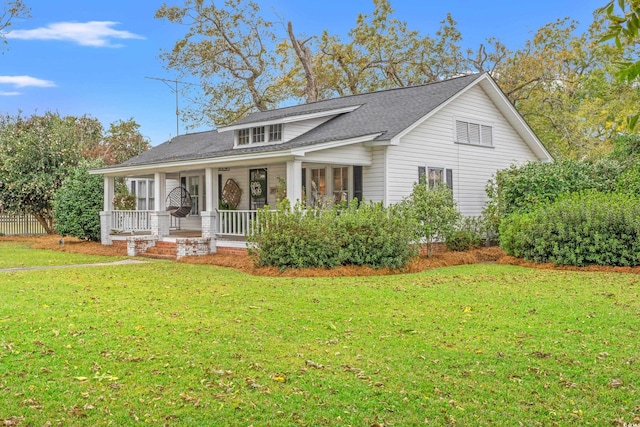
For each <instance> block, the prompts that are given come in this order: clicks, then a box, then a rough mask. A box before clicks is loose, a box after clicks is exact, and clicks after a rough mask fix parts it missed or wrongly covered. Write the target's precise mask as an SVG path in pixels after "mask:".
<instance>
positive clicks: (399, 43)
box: [290, 0, 468, 98]
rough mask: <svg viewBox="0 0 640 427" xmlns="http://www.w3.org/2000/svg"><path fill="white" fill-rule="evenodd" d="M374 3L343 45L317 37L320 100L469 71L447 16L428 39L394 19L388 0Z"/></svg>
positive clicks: (329, 37) (330, 38) (328, 37)
mask: <svg viewBox="0 0 640 427" xmlns="http://www.w3.org/2000/svg"><path fill="white" fill-rule="evenodd" d="M373 3H374V6H375V9H374V11H373V13H372V14H360V15H358V18H357V20H356V26H355V27H354V28H353V29H352V30H351V31H350V32H349V35H348V37H349V38H348V40H347V41H342V40H341V39H340V38H339V37H338V36H335V35H330V34H329V32H328V31H326V30H325V31H324V32H323V33H322V35H321V36H320V37H319V38H318V40H317V43H318V44H319V48H318V50H317V51H316V53H315V60H314V73H315V75H316V77H317V79H318V87H319V90H318V92H319V94H320V95H319V96H320V98H330V97H333V96H335V95H340V96H344V95H353V94H358V93H363V92H371V91H375V90H380V89H389V88H394V87H404V86H410V85H416V84H423V83H428V82H433V81H437V80H440V79H442V78H446V77H450V76H453V75H457V74H460V73H462V72H464V71H466V70H467V69H468V67H467V60H466V59H465V58H464V57H463V55H462V52H461V49H460V47H459V46H458V42H459V41H460V39H461V36H460V32H459V31H458V30H457V28H456V22H455V21H454V20H453V17H452V16H451V15H447V17H446V19H445V20H444V21H442V23H441V24H442V26H441V28H440V29H439V30H438V31H437V32H436V38H432V37H429V36H422V35H420V33H419V32H418V31H415V30H411V29H409V27H408V24H407V23H406V22H404V21H400V20H398V19H396V18H395V17H393V9H392V7H391V4H390V2H389V0H373ZM290 38H291V37H290ZM292 41H293V40H292ZM294 47H295V45H294ZM305 71H306V68H305ZM294 92H295V91H294Z"/></svg>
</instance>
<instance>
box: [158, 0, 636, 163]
mask: <svg viewBox="0 0 640 427" xmlns="http://www.w3.org/2000/svg"><path fill="white" fill-rule="evenodd" d="M372 1H373V11H372V12H370V13H366V12H363V13H361V14H359V15H358V16H357V18H356V20H355V24H354V27H353V28H352V29H351V30H350V31H349V33H348V34H347V36H346V37H340V36H338V35H335V34H331V33H330V32H329V31H328V30H325V31H323V32H322V33H321V34H316V35H306V34H300V33H296V32H295V31H294V25H293V23H292V22H287V23H286V24H285V22H277V21H275V20H269V19H268V18H266V17H265V15H264V14H263V13H262V12H261V10H260V8H259V6H258V5H257V4H256V3H254V2H251V1H248V0H226V1H224V2H215V4H214V2H213V1H204V0H187V1H186V2H185V3H184V4H183V5H180V6H168V5H166V4H165V5H163V6H162V7H161V8H160V9H159V10H158V11H157V12H156V17H157V18H160V19H165V20H167V21H169V22H172V23H175V24H182V25H186V26H187V28H188V31H187V32H186V34H185V36H184V37H183V38H182V39H180V40H178V41H177V42H176V43H175V45H174V47H173V49H171V50H167V51H165V52H163V54H162V56H161V57H162V59H163V60H164V61H165V65H166V67H167V68H168V69H171V70H174V71H178V72H179V73H180V74H181V75H184V76H187V75H193V76H196V77H197V78H198V79H199V80H200V85H199V86H188V85H187V86H184V87H185V88H186V89H185V90H186V91H188V93H187V95H189V94H190V93H192V92H194V91H195V92H196V93H197V94H198V95H196V96H197V97H196V98H195V101H196V102H194V103H192V104H191V105H190V106H189V107H187V108H186V110H185V111H184V112H183V113H184V114H183V118H185V120H186V121H189V122H191V123H193V124H195V125H199V124H210V125H214V126H215V125H218V126H220V125H225V124H229V123H231V122H233V121H235V120H237V119H239V118H241V117H244V116H245V115H246V114H248V113H250V112H252V111H261V110H265V109H269V108H274V107H277V106H280V105H282V104H283V103H284V102H285V101H286V102H292V101H307V102H313V101H316V100H319V99H327V98H332V97H335V96H343V95H352V94H358V93H363V92H369V91H375V90H380V89H387V88H393V87H402V86H409V85H416V84H423V83H428V82H433V81H437V80H441V79H444V78H449V77H453V76H456V75H459V74H461V73H465V72H469V71H477V72H483V71H486V72H489V73H491V75H492V76H493V78H494V79H495V80H496V81H497V82H498V84H499V85H500V87H501V88H502V89H503V91H504V92H505V94H506V95H507V97H508V98H509V100H510V101H511V102H512V103H514V104H515V105H516V106H517V108H518V110H519V111H520V113H521V114H522V115H523V116H524V117H525V118H526V119H527V121H528V123H529V124H530V125H531V127H532V128H533V130H534V131H535V132H536V134H537V135H538V136H539V137H540V139H541V140H542V142H543V143H544V144H545V145H546V146H547V148H548V149H549V151H550V152H551V153H552V155H553V156H554V157H556V158H559V159H562V158H574V159H581V158H587V157H598V156H601V155H602V154H604V153H608V152H610V151H611V150H612V148H613V145H614V143H613V140H614V139H615V137H616V136H617V135H618V134H619V133H620V132H621V131H623V130H624V129H625V128H626V125H625V124H624V123H625V119H626V117H627V116H628V115H629V114H632V113H633V112H635V111H636V110H637V105H639V104H640V93H639V92H638V91H637V89H636V88H635V86H634V82H633V81H631V80H630V79H628V78H627V79H619V80H616V79H615V78H613V76H614V75H615V74H616V71H617V68H616V64H617V63H619V62H620V61H624V58H628V57H634V55H636V54H637V52H636V46H635V44H632V43H627V44H626V45H625V44H624V43H623V40H627V41H629V40H636V39H635V38H633V37H635V36H634V34H636V35H637V28H635V32H634V31H633V29H634V23H635V22H636V21H637V13H636V12H637V10H638V8H640V6H637V4H638V2H637V1H631V0H629V1H627V2H624V1H622V2H620V3H623V4H624V3H628V6H627V7H626V9H623V10H624V11H626V12H625V14H624V16H623V17H619V18H612V16H614V13H613V9H612V7H611V6H608V7H607V8H604V9H603V10H601V11H600V12H599V13H596V14H595V15H594V16H595V20H594V22H593V24H592V25H591V26H590V27H589V29H588V30H587V31H585V32H584V33H578V32H577V23H576V22H574V21H571V20H569V19H563V20H558V21H556V22H551V23H549V24H547V25H545V26H543V27H542V28H540V29H539V30H538V31H536V32H534V33H533V34H532V37H531V38H530V40H528V41H527V42H526V43H525V45H524V46H523V47H522V48H519V49H516V50H511V49H509V48H508V47H507V46H506V45H505V44H504V43H502V42H501V41H499V40H497V39H495V38H488V39H487V40H486V43H483V44H481V45H480V46H479V47H478V48H477V49H467V50H466V51H463V49H462V47H461V42H462V34H461V33H460V32H459V31H458V29H457V23H456V21H455V20H454V18H453V17H452V16H451V15H447V16H446V17H445V19H444V20H443V21H442V22H441V26H440V28H439V29H438V31H436V33H435V35H433V36H431V35H424V34H421V33H420V32H419V31H416V30H413V29H411V28H410V25H409V24H408V23H407V22H405V21H401V20H399V19H397V18H396V17H395V16H394V13H393V8H392V7H391V2H390V0H372ZM634 5H635V6H634ZM630 11H635V12H633V13H635V15H634V14H633V13H632V12H630ZM634 16H635V17H636V18H634ZM605 17H607V18H608V19H613V21H612V22H615V23H617V25H618V27H619V28H623V25H624V24H625V23H626V25H627V27H628V28H627V29H625V31H626V32H625V31H622V30H620V31H619V32H618V33H615V30H612V29H611V28H612V27H611V26H610V27H609V28H606V25H605V22H606V21H605ZM278 19H279V20H280V21H282V19H281V18H278ZM621 20H622V21H621ZM607 34H609V36H610V35H611V34H616V36H617V39H620V42H619V43H618V45H619V47H620V49H618V48H616V47H615V46H613V45H611V44H603V43H599V41H600V40H602V39H603V37H606V36H607ZM617 39H616V40H617ZM639 67H640V66H639ZM629 76H630V75H629Z"/></svg>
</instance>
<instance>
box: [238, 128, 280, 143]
mask: <svg viewBox="0 0 640 427" xmlns="http://www.w3.org/2000/svg"><path fill="white" fill-rule="evenodd" d="M236 137H237V142H236V145H237V146H240V145H249V144H260V143H270V142H281V141H282V123H278V124H275V125H265V126H254V127H252V128H243V129H238V130H237V134H236Z"/></svg>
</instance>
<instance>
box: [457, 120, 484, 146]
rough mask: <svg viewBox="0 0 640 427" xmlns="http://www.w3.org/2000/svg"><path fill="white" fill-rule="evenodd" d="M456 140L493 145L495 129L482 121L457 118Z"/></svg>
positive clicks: (465, 142) (463, 142)
mask: <svg viewBox="0 0 640 427" xmlns="http://www.w3.org/2000/svg"><path fill="white" fill-rule="evenodd" d="M456 142H460V143H462V144H473V145H484V146H487V147H492V146H493V129H492V128H491V126H487V125H482V124H480V123H472V122H467V121H464V120H456Z"/></svg>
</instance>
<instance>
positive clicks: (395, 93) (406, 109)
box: [116, 74, 482, 167]
mask: <svg viewBox="0 0 640 427" xmlns="http://www.w3.org/2000/svg"><path fill="white" fill-rule="evenodd" d="M481 75H482V74H473V75H469V76H464V77H457V78H453V79H449V80H443V81H441V82H435V83H429V84H425V85H421V86H411V87H407V88H398V89H389V90H384V91H379V92H371V93H365V94H361V95H352V96H346V97H342V98H335V99H329V100H325V101H318V102H313V103H309V104H302V105H296V106H293V107H286V108H279V109H276V110H271V111H263V112H257V113H252V114H249V115H248V116H247V117H245V118H243V119H241V120H239V121H238V122H236V123H234V125H239V124H240V125H241V124H247V125H249V124H251V123H256V122H263V121H270V120H277V119H281V118H285V117H293V116H297V115H303V114H311V113H316V112H322V111H328V110H335V109H339V108H345V107H352V106H359V108H357V109H356V110H354V111H352V112H349V113H343V114H340V115H338V116H336V117H334V118H332V119H330V120H328V121H327V122H325V123H323V124H322V125H320V126H318V127H316V128H314V129H312V130H310V131H309V132H307V133H305V134H303V135H300V136H298V137H297V138H295V139H293V140H291V141H288V142H286V143H282V144H273V145H264V146H256V147H247V148H241V149H234V148H233V134H234V132H231V131H228V132H218V131H217V130H212V131H208V132H199V133H193V134H186V135H180V136H178V137H175V138H173V139H172V140H171V141H167V142H165V143H163V144H160V145H158V146H156V147H153V148H151V149H150V150H149V151H146V152H144V153H142V154H140V155H139V156H137V157H134V158H132V159H129V160H127V161H126V162H124V163H122V164H120V165H118V166H116V167H122V166H138V165H150V164H155V163H164V162H171V161H179V160H196V159H206V158H217V157H223V156H226V155H231V154H234V155H238V154H246V153H264V152H268V151H277V150H283V149H292V148H298V147H304V146H308V145H313V144H318V143H322V142H331V141H340V140H344V139H349V138H355V137H360V136H364V135H371V134H376V133H380V135H379V136H378V137H377V138H376V140H382V141H387V140H390V139H392V138H393V137H395V136H397V135H398V134H400V133H401V132H402V131H403V130H405V129H406V128H408V127H409V126H411V125H412V124H413V123H415V122H416V121H418V120H419V119H420V118H422V117H424V116H425V115H426V114H428V113H429V112H431V111H432V110H433V109H435V108H436V107H438V106H439V105H441V104H442V103H444V102H445V101H447V100H448V99H450V98H451V97H452V96H454V95H455V94H457V93H458V92H460V91H461V90H462V89H464V88H465V87H467V86H468V85H470V84H471V83H472V82H474V81H475V80H476V79H478V78H479V77H480V76H481Z"/></svg>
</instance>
